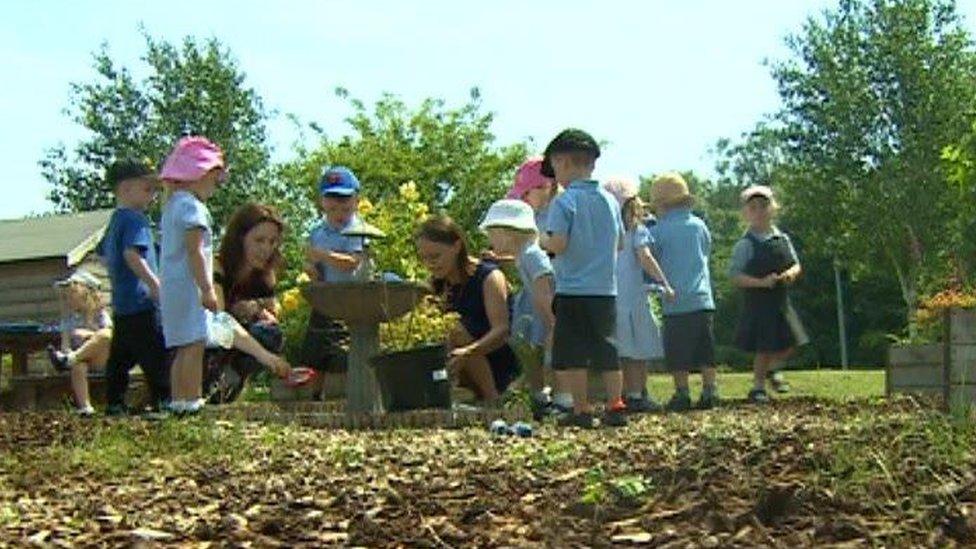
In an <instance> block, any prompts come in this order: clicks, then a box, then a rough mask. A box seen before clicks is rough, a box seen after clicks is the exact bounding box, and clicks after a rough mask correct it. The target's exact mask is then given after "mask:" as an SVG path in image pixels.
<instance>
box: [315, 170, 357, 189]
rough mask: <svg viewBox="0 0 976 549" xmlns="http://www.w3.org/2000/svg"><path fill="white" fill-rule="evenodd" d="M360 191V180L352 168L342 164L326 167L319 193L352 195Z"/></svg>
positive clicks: (320, 182) (320, 180)
mask: <svg viewBox="0 0 976 549" xmlns="http://www.w3.org/2000/svg"><path fill="white" fill-rule="evenodd" d="M358 192H359V180H358V179H356V175H355V174H354V173H352V170H350V169H349V168H345V167H342V166H335V167H332V168H326V169H325V171H324V172H322V178H321V179H319V194H320V195H322V196H325V195H327V194H333V195H338V196H352V195H354V194H357V193H358Z"/></svg>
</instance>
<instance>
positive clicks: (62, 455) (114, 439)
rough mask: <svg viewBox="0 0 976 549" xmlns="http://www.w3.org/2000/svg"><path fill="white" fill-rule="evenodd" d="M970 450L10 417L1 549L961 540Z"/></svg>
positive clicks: (900, 417)
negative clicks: (29, 547)
mask: <svg viewBox="0 0 976 549" xmlns="http://www.w3.org/2000/svg"><path fill="white" fill-rule="evenodd" d="M974 441H976V431H974V428H973V424H972V423H965V422H960V421H957V420H953V419H952V418H949V417H946V416H944V415H942V414H940V413H938V412H935V411H933V410H931V409H929V408H927V407H925V406H922V405H919V404H917V403H916V402H914V401H912V400H909V399H902V400H897V401H895V402H884V401H871V402H868V401H861V402H851V403H834V402H822V401H815V400H802V399H800V400H790V401H782V402H777V403H775V404H773V405H772V406H770V407H767V408H761V409H757V408H755V407H750V406H745V405H731V406H727V407H723V408H722V409H719V410H715V411H712V412H707V413H697V412H696V413H690V414H685V415H669V416H660V415H655V416H643V417H640V418H637V419H635V420H634V421H632V423H631V425H629V426H628V427H626V428H624V429H618V430H600V431H590V432H584V431H579V430H562V429H558V428H555V427H548V426H546V427H542V428H539V429H537V430H536V433H535V436H534V437H532V438H528V439H517V438H511V437H498V436H493V435H491V434H489V433H488V432H487V431H486V429H484V428H467V429H459V430H444V429H426V430H387V431H354V432H347V431H342V430H331V429H315V428H308V427H295V426H281V425H274V424H268V423H262V422H246V421H240V420H214V419H212V418H209V419H208V418H199V419H194V420H189V421H177V420H169V421H166V422H163V423H150V422H145V421H140V420H123V421H110V420H106V419H96V420H89V421H86V420H79V419H75V418H72V417H70V416H68V415H66V414H63V413H61V414H56V413H48V414H0V543H3V544H11V545H24V544H28V543H37V544H40V545H54V546H56V545H63V546H86V545H120V544H131V543H141V544H146V545H155V544H160V545H170V544H174V545H175V544H187V543H190V542H197V543H199V544H201V545H206V544H213V545H225V544H232V545H242V546H246V545H252V546H262V547H263V546H276V545H281V546H302V545H305V546H328V545H336V546H349V545H353V546H370V547H376V546H379V547H384V546H388V547H458V546H479V547H493V546H519V547H524V546H552V547H577V546H580V547H581V546H596V547H601V546H611V545H630V544H632V545H650V546H658V547H675V548H677V547H680V548H685V547H756V546H830V545H837V546H882V545H884V546H899V547H901V546H909V545H912V546H917V545H925V546H947V545H948V546H952V545H961V546H964V545H970V544H974V543H976V476H974V472H976V469H974V465H976V457H974Z"/></svg>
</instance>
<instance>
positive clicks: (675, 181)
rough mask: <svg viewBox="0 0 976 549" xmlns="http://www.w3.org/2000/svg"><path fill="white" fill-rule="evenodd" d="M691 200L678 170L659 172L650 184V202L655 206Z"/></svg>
mask: <svg viewBox="0 0 976 549" xmlns="http://www.w3.org/2000/svg"><path fill="white" fill-rule="evenodd" d="M693 200H694V198H693V197H692V196H691V192H690V191H689V190H688V183H687V182H686V181H685V178H684V177H682V176H681V174H680V173H678V172H668V173H664V174H661V175H659V176H658V177H656V178H655V179H654V183H652V184H651V202H653V203H654V205H655V206H664V207H672V206H676V205H684V204H690V203H691V202H692V201H693Z"/></svg>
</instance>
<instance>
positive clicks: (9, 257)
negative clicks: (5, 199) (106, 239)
mask: <svg viewBox="0 0 976 549" xmlns="http://www.w3.org/2000/svg"><path fill="white" fill-rule="evenodd" d="M111 215H112V210H95V211H91V212H82V213H75V214H64V215H49V216H43V217H32V218H27V219H9V220H0V264H3V263H12V262H17V261H30V260H35V259H47V258H57V257H63V258H65V260H66V262H67V265H68V266H69V267H70V266H73V265H75V264H77V263H78V262H79V261H81V260H82V259H84V257H85V256H86V255H87V254H88V253H89V252H91V251H92V250H93V249H95V246H97V245H98V241H99V240H100V239H101V238H102V235H103V234H104V233H105V228H106V227H107V226H108V221H109V218H110V217H111Z"/></svg>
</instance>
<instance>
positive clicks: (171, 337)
mask: <svg viewBox="0 0 976 549" xmlns="http://www.w3.org/2000/svg"><path fill="white" fill-rule="evenodd" d="M225 174H226V166H225V164H224V156H223V152H222V151H221V150H220V147H218V146H217V145H216V144H214V143H212V142H211V141H209V140H208V139H206V138H204V137H185V138H183V139H180V141H179V142H178V143H177V144H176V147H174V148H173V151H172V152H171V153H170V155H169V157H167V159H166V163H165V164H164V165H163V169H162V172H161V173H160V178H161V179H163V180H164V181H165V182H166V183H167V184H168V185H170V187H171V189H172V191H173V192H172V194H171V195H170V197H169V200H167V202H166V205H165V206H164V207H163V218H162V223H161V225H162V261H161V262H160V264H161V267H160V272H161V276H160V278H161V283H160V313H161V317H162V324H163V336H164V338H165V340H166V347H167V348H170V349H173V348H175V349H176V356H175V358H174V360H173V366H172V369H171V371H170V372H171V373H170V377H171V383H172V401H171V402H170V410H171V411H172V412H174V413H177V414H195V413H197V412H199V411H200V409H201V408H202V407H203V403H204V399H203V394H202V393H203V354H204V350H205V349H206V348H218V347H219V348H223V349H231V348H234V349H238V350H240V351H242V352H244V353H247V354H249V355H251V356H253V357H254V358H255V359H257V361H258V362H260V363H261V364H262V365H264V366H266V367H268V368H269V369H270V370H272V371H273V372H274V373H275V374H276V375H277V376H279V377H281V378H285V379H286V380H287V381H286V383H288V384H290V385H300V384H302V383H305V382H307V381H308V380H310V378H309V377H308V375H310V372H307V371H301V370H302V369H292V368H291V366H290V365H289V364H288V362H287V361H286V360H285V359H283V358H282V357H280V356H277V355H275V354H273V353H271V352H270V351H268V350H266V349H265V348H264V347H263V346H262V345H261V344H260V343H259V342H257V340H255V339H254V338H253V337H252V336H251V335H250V334H248V332H247V331H246V330H244V328H243V327H241V325H240V324H239V323H238V322H237V321H236V320H234V317H232V316H231V315H229V314H227V313H226V312H224V311H222V310H221V309H222V303H221V302H220V300H219V298H218V296H217V291H216V289H215V287H214V280H213V278H214V277H213V231H212V229H211V220H210V212H209V210H207V207H206V205H204V202H206V200H207V199H209V198H210V197H211V196H213V194H214V192H215V191H216V189H217V185H218V184H219V183H220V182H221V181H223V180H224V178H225Z"/></svg>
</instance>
